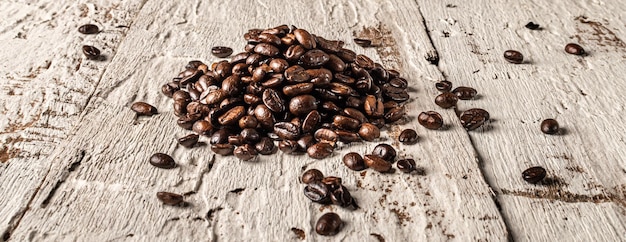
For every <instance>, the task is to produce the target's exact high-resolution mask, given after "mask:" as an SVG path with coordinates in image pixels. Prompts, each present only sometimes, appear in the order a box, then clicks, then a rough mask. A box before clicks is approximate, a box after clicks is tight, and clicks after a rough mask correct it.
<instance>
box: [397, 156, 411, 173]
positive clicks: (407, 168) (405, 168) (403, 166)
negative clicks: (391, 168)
mask: <svg viewBox="0 0 626 242" xmlns="http://www.w3.org/2000/svg"><path fill="white" fill-rule="evenodd" d="M396 165H397V166H398V170H400V171H402V172H404V173H411V172H412V171H414V170H415V160H413V159H402V160H399V161H398V164H396Z"/></svg>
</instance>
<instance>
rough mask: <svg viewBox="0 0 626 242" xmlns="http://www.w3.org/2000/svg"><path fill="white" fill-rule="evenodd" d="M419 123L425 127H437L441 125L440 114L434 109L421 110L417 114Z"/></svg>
mask: <svg viewBox="0 0 626 242" xmlns="http://www.w3.org/2000/svg"><path fill="white" fill-rule="evenodd" d="M417 121H418V122H419V124H421V125H422V126H424V127H425V128H427V129H439V128H441V126H443V118H442V117H441V114H439V113H437V112H435V111H427V112H422V113H420V114H419V115H418V116H417Z"/></svg>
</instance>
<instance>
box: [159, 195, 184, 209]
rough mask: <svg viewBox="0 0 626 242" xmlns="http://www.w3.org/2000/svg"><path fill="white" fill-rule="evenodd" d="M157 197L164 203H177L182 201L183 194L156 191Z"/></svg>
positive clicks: (173, 204)
mask: <svg viewBox="0 0 626 242" xmlns="http://www.w3.org/2000/svg"><path fill="white" fill-rule="evenodd" d="M156 196H157V198H158V199H159V200H161V202H163V204H165V205H172V206H175V205H179V204H181V203H183V202H184V199H183V196H182V195H180V194H176V193H171V192H157V194H156Z"/></svg>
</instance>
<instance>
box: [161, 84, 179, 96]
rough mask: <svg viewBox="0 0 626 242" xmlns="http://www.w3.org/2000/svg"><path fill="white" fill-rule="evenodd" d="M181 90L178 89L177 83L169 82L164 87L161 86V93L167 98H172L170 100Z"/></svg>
mask: <svg viewBox="0 0 626 242" xmlns="http://www.w3.org/2000/svg"><path fill="white" fill-rule="evenodd" d="M179 89H180V88H179V87H178V84H177V83H175V82H168V83H166V84H163V86H161V92H162V93H163V94H165V96H167V97H170V98H171V97H172V96H173V95H174V93H175V92H176V91H178V90H179Z"/></svg>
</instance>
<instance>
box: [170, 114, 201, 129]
mask: <svg viewBox="0 0 626 242" xmlns="http://www.w3.org/2000/svg"><path fill="white" fill-rule="evenodd" d="M201 117H202V116H200V114H186V115H184V116H181V117H180V118H178V121H176V123H177V124H178V126H180V127H181V128H183V129H186V130H191V129H192V128H193V124H194V123H195V122H196V121H197V120H198V119H200V118H201Z"/></svg>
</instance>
